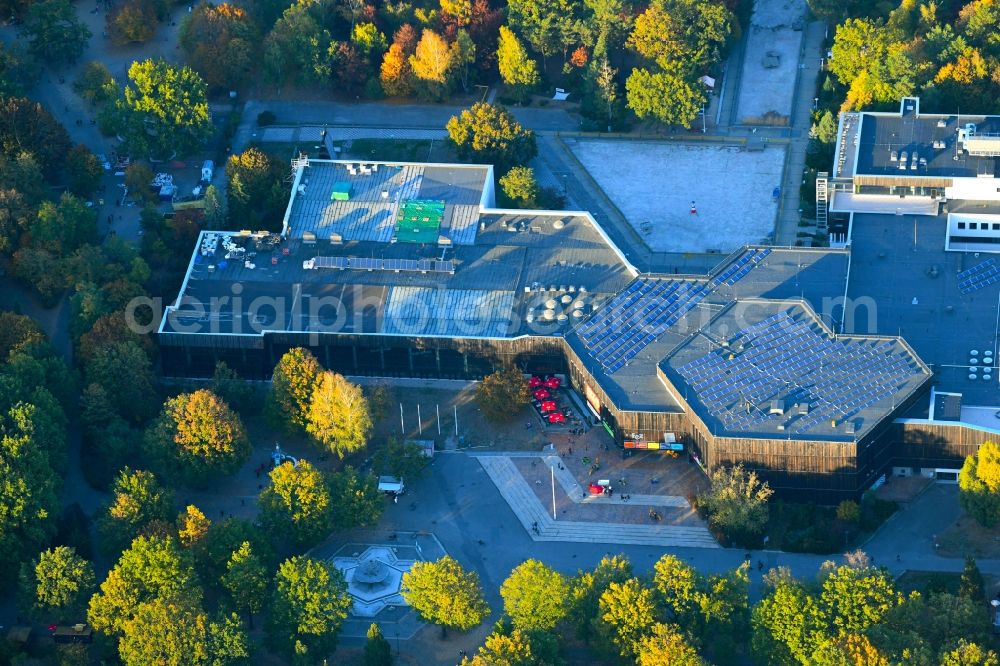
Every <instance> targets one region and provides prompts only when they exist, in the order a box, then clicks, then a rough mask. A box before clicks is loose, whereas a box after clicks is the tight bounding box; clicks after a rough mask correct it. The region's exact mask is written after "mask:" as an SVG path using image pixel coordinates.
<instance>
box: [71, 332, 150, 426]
mask: <svg viewBox="0 0 1000 666" xmlns="http://www.w3.org/2000/svg"><path fill="white" fill-rule="evenodd" d="M84 376H85V378H86V382H87V383H88V384H97V385H98V386H100V387H101V388H103V389H104V391H105V392H106V395H107V396H108V399H109V400H110V402H111V405H112V406H113V408H114V410H115V413H117V414H119V415H121V417H122V418H123V419H124V420H125V421H127V422H129V423H141V422H143V421H145V420H146V419H147V418H149V417H150V416H152V415H153V414H154V413H155V411H156V390H155V388H154V384H153V369H152V365H151V363H150V360H149V356H148V354H147V353H146V351H145V350H144V349H143V348H142V346H141V345H140V344H139V343H137V342H135V341H133V340H126V341H123V342H114V343H112V344H110V345H108V346H107V347H104V348H102V349H100V350H97V351H95V352H94V354H93V355H92V356H91V358H90V359H89V360H88V362H87V363H86V365H85V366H84Z"/></svg>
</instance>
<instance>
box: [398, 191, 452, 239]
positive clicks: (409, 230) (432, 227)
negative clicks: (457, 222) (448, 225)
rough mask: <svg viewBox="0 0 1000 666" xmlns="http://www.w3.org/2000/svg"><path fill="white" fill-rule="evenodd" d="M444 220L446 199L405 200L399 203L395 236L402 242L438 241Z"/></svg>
mask: <svg viewBox="0 0 1000 666" xmlns="http://www.w3.org/2000/svg"><path fill="white" fill-rule="evenodd" d="M443 220H444V201H437V200H427V199H410V200H408V201H404V202H402V203H400V204H399V214H398V215H397V216H396V232H395V234H394V237H395V239H396V240H397V241H399V242H401V243H436V242H437V240H438V234H439V232H440V230H441V222H442V221H443Z"/></svg>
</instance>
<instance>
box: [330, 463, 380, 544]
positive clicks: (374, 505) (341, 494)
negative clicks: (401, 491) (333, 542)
mask: <svg viewBox="0 0 1000 666" xmlns="http://www.w3.org/2000/svg"><path fill="white" fill-rule="evenodd" d="M328 486H329V489H330V498H331V503H332V505H333V525H334V527H336V528H337V529H349V528H352V527H369V526H371V525H374V524H375V523H377V522H378V520H379V518H381V516H382V511H383V510H384V509H385V498H384V497H383V496H382V493H381V492H379V489H378V479H377V478H375V476H374V475H372V474H370V473H368V474H358V473H357V472H356V471H355V470H354V468H353V467H351V466H350V465H347V466H345V467H344V468H343V469H341V470H340V471H338V472H334V473H333V474H331V475H330V477H329V479H328Z"/></svg>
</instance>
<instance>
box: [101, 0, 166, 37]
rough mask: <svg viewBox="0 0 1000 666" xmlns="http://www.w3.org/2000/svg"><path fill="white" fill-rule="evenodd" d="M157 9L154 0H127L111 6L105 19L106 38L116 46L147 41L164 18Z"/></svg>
mask: <svg viewBox="0 0 1000 666" xmlns="http://www.w3.org/2000/svg"><path fill="white" fill-rule="evenodd" d="M164 4H165V3H164ZM158 10H159V8H158V7H157V2H156V0H129V1H128V2H124V3H122V4H120V5H117V6H115V7H113V8H112V9H111V11H109V12H108V13H107V15H106V20H105V23H106V26H107V30H106V32H107V36H108V39H110V40H111V42H112V43H113V44H116V45H118V46H124V45H126V44H141V43H143V42H148V41H149V40H151V39H152V38H153V35H155V34H156V27H157V25H158V24H159V22H160V20H161V19H162V18H164V17H163V16H161V15H160V12H159V11H158Z"/></svg>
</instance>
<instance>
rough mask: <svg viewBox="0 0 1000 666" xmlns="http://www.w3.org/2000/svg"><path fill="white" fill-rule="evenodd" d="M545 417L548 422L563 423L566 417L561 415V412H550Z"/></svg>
mask: <svg viewBox="0 0 1000 666" xmlns="http://www.w3.org/2000/svg"><path fill="white" fill-rule="evenodd" d="M546 418H547V419H548V420H549V423H565V422H566V417H565V416H563V415H562V414H560V413H559V412H552V413H551V414H549V415H548V416H547V417H546Z"/></svg>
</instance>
